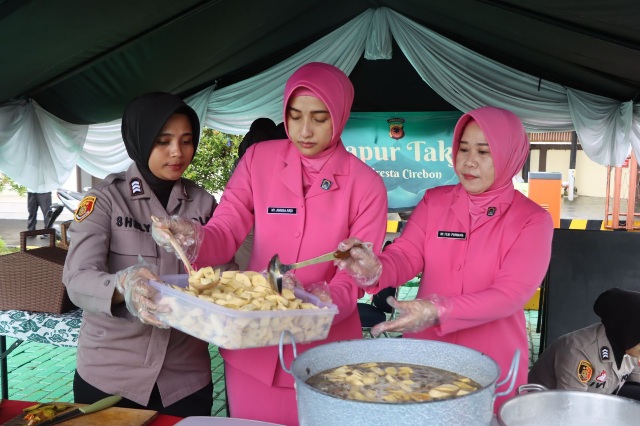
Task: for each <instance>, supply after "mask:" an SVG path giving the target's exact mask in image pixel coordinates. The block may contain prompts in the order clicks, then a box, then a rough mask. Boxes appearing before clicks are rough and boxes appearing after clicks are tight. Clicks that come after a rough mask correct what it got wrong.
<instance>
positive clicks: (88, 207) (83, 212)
mask: <svg viewBox="0 0 640 426" xmlns="http://www.w3.org/2000/svg"><path fill="white" fill-rule="evenodd" d="M95 205H96V197H94V196H91V195H87V196H86V197H84V198H83V199H82V201H80V205H78V208H77V209H76V212H75V214H74V215H73V218H74V219H75V221H76V222H82V221H83V220H85V219H86V218H87V217H89V215H90V214H91V212H92V211H93V207H94V206H95Z"/></svg>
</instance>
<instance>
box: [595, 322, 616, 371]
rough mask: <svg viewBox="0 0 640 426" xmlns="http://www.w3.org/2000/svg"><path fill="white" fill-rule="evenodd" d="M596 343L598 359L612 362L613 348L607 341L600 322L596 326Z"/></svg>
mask: <svg viewBox="0 0 640 426" xmlns="http://www.w3.org/2000/svg"><path fill="white" fill-rule="evenodd" d="M596 343H597V345H598V357H599V358H600V361H601V362H610V363H613V361H614V356H613V350H612V349H611V343H609V339H608V338H607V333H606V331H605V329H604V325H603V324H602V323H601V324H600V325H599V326H598V330H597V331H596Z"/></svg>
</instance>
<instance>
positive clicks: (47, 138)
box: [0, 7, 640, 191]
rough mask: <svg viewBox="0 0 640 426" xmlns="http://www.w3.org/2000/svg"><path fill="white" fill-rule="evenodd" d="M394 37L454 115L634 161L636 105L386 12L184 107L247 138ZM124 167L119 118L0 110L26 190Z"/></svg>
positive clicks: (610, 161) (0, 134)
mask: <svg viewBox="0 0 640 426" xmlns="http://www.w3.org/2000/svg"><path fill="white" fill-rule="evenodd" d="M392 39H395V40H396V42H397V44H398V46H399V47H400V49H401V50H402V52H403V53H404V54H405V56H406V57H407V58H408V60H409V62H410V63H411V64H412V65H413V67H414V68H415V69H416V72H417V73H418V74H419V75H420V77H421V78H422V79H423V80H424V81H425V84H428V85H429V86H430V87H431V88H432V89H433V90H434V91H435V92H437V93H438V94H439V95H440V96H441V97H442V98H443V99H445V100H446V101H447V102H449V103H450V104H451V105H453V106H454V107H456V108H457V109H459V110H461V111H468V110H470V109H473V108H477V107H480V106H483V105H494V106H499V107H503V108H507V109H510V110H512V111H514V112H515V113H517V114H518V115H519V116H520V118H521V119H522V121H523V122H524V124H525V127H526V128H527V130H528V131H531V132H542V131H569V130H575V131H576V132H577V134H578V137H579V139H580V143H581V144H582V147H583V149H584V151H585V153H586V154H587V156H588V157H589V158H590V159H591V160H593V161H595V162H597V163H599V164H602V165H621V164H622V163H623V162H624V159H625V158H626V156H627V155H628V154H629V152H630V150H631V149H633V150H634V152H635V153H636V156H638V157H640V105H634V104H633V102H631V101H629V102H619V101H616V100H613V99H608V98H604V97H602V96H597V95H593V94H590V93H585V92H581V91H578V90H572V89H570V88H566V87H564V86H561V85H559V84H556V83H553V82H550V81H544V80H540V79H539V78H538V77H535V76H532V75H529V74H527V73H523V72H520V71H517V70H515V69H512V68H509V67H506V66H504V65H502V64H500V63H498V62H495V61H493V60H491V59H488V58H486V57H484V56H481V55H478V54H476V53H475V52H473V51H471V50H469V49H467V48H465V47H463V46H461V45H459V44H457V43H454V42H452V41H450V40H448V39H446V38H444V37H442V36H441V35H439V34H437V33H435V32H433V31H431V30H429V29H428V28H425V27H423V26H421V25H419V24H417V23H416V22H413V21H412V20H410V19H408V18H406V17H404V16H402V15H400V14H399V13H397V12H394V11H392V10H391V9H387V8H384V7H383V8H379V9H370V10H368V11H366V12H364V13H362V14H361V15H359V16H357V17H355V18H354V19H353V20H351V21H350V22H348V23H347V24H345V25H343V26H342V27H340V28H338V29H337V30H335V31H333V32H332V33H330V34H328V35H326V36H325V37H323V38H321V39H320V40H318V41H316V42H315V43H313V44H311V45H310V46H308V47H307V48H305V49H303V50H301V51H300V52H298V53H296V54H295V55H293V56H291V57H290V58H288V59H286V60H284V61H283V62H281V63H280V64H278V65H276V66H274V67H272V68H270V69H268V70H266V71H264V72H262V73H261V74H258V75H256V76H254V77H252V78H249V79H247V80H244V81H241V82H239V83H236V84H234V85H231V86H228V87H224V88H222V89H220V90H215V89H216V87H215V85H212V86H210V87H208V88H206V89H204V90H202V91H200V92H199V93H196V94H195V95H193V96H191V97H189V98H187V99H186V102H187V103H188V104H189V105H191V106H192V107H193V108H194V109H195V110H196V112H197V113H198V116H199V117H200V121H201V123H202V125H203V126H206V127H210V128H214V129H217V130H220V131H222V132H226V133H231V134H244V133H246V132H247V130H248V129H249V126H250V125H251V123H252V122H253V120H255V119H256V118H259V117H268V118H271V119H272V120H274V121H275V122H280V121H282V119H283V115H282V92H283V89H284V85H285V82H286V80H287V78H288V77H289V76H290V75H291V73H293V71H294V70H296V69H297V68H298V67H299V66H301V65H303V64H305V63H308V62H312V61H319V62H327V63H330V64H333V65H335V66H337V67H339V68H340V69H342V70H343V71H344V72H345V73H347V74H350V73H351V71H352V70H353V68H354V67H355V65H356V63H357V62H358V60H360V58H361V57H362V56H363V55H364V57H365V58H366V59H369V60H384V59H389V58H391V55H392V54H393V52H392ZM130 163H131V160H130V159H129V157H128V156H127V153H126V150H125V148H124V144H123V142H122V139H121V136H120V120H115V121H112V122H109V123H100V124H94V125H89V126H82V125H74V124H69V123H65V122H63V121H61V120H59V119H57V118H56V117H53V116H51V115H50V114H48V113H47V112H46V111H44V110H43V109H42V108H40V107H39V106H38V105H37V104H36V103H35V102H26V101H16V102H11V103H8V104H5V105H3V106H1V107H0V171H2V172H3V173H5V174H6V175H8V176H9V177H11V178H12V179H14V180H15V181H17V182H19V183H21V184H23V185H25V186H27V187H29V188H30V189H33V190H36V191H49V190H53V189H55V188H57V187H59V186H61V185H62V184H63V183H64V182H65V181H66V179H67V178H68V176H69V174H70V173H71V171H72V169H73V167H74V166H75V165H76V164H78V165H79V166H80V167H81V168H83V169H84V170H85V171H87V172H88V173H90V174H92V175H94V176H98V177H104V176H106V175H107V174H109V173H112V172H118V171H122V170H124V169H126V167H127V166H128V165H129V164H130ZM25 166H30V167H25Z"/></svg>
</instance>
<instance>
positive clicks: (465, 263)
mask: <svg viewBox="0 0 640 426" xmlns="http://www.w3.org/2000/svg"><path fill="white" fill-rule="evenodd" d="M495 207H496V209H495V214H493V215H492V216H489V215H487V216H483V217H481V218H480V219H479V220H478V221H477V222H476V223H475V224H474V225H473V227H472V228H471V227H470V220H469V201H468V197H467V193H466V192H465V191H464V189H463V188H462V187H461V186H460V185H456V186H443V187H438V188H433V189H430V190H428V191H427V193H426V194H425V196H424V198H423V199H422V201H421V202H420V203H419V204H418V205H417V206H416V208H415V210H414V211H413V213H412V215H411V217H410V218H409V220H408V222H407V225H406V227H405V229H404V230H403V232H402V234H401V235H400V237H398V238H396V239H395V240H394V243H393V244H391V245H390V246H388V247H387V248H386V249H385V251H384V253H383V254H381V255H380V259H381V261H382V264H383V272H382V276H381V277H380V280H379V283H378V285H377V286H376V288H374V289H372V292H376V291H378V290H379V289H380V288H384V287H388V286H398V285H401V284H403V283H405V282H406V281H408V280H410V279H412V278H413V277H415V276H416V275H417V273H418V272H422V280H421V282H420V287H419V289H418V294H417V298H418V299H420V298H425V297H427V296H429V295H432V294H437V295H440V296H443V297H445V298H446V300H447V302H446V306H447V307H448V309H447V312H446V313H445V314H444V316H443V318H442V319H441V321H440V324H439V325H437V326H435V327H431V328H428V329H426V330H424V331H421V332H418V333H405V335H404V337H412V338H420V339H431V340H439V341H443V342H448V343H454V344H458V345H462V346H466V347H469V348H472V349H475V350H478V351H480V352H483V353H485V354H487V355H489V356H490V357H491V358H492V359H493V360H495V361H496V362H497V363H498V365H499V367H500V370H501V373H500V380H501V379H502V378H504V377H506V375H507V373H508V371H509V366H510V364H511V361H512V358H513V356H514V352H515V350H516V349H520V362H519V368H518V374H517V380H516V387H517V386H518V385H521V384H524V383H526V382H527V372H528V363H529V357H528V353H529V351H528V342H527V332H526V322H525V317H524V312H523V306H524V305H525V303H526V302H527V301H528V300H529V299H530V298H531V296H532V295H533V294H534V293H535V291H536V289H537V288H538V286H539V285H540V284H541V283H542V280H543V278H544V275H545V274H546V271H547V268H548V265H549V260H550V258H551V239H552V236H553V222H552V218H551V216H550V215H549V213H548V212H546V211H545V210H544V209H542V208H541V207H540V206H538V205H537V204H536V203H535V202H533V201H531V200H530V199H528V198H526V197H525V196H524V195H522V194H521V193H520V192H518V191H507V192H505V193H504V194H503V195H501V196H500V197H499V198H497V199H496V200H495ZM501 389H502V390H504V387H503V388H500V389H498V390H501ZM504 400H505V398H499V399H498V401H497V402H496V408H497V407H499V405H500V403H501V402H503V401H504Z"/></svg>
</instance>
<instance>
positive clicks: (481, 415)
mask: <svg viewBox="0 0 640 426" xmlns="http://www.w3.org/2000/svg"><path fill="white" fill-rule="evenodd" d="M283 336H284V334H283ZM280 341H281V344H280V362H281V365H282V368H284V369H285V371H287V372H288V373H290V374H292V375H293V377H294V379H295V386H296V398H297V400H298V419H299V420H300V425H302V426H306V425H318V426H327V425H344V424H349V425H362V426H365V425H366V426H369V425H371V424H389V425H393V424H395V425H427V424H428V425H443V426H445V425H446V426H451V425H465V426H473V425H482V426H487V425H490V424H491V421H492V418H493V403H494V401H495V398H496V397H497V396H502V395H506V394H508V393H509V392H511V389H512V388H513V385H514V383H515V377H516V375H517V369H518V360H519V359H520V353H519V351H516V354H515V355H514V359H513V362H512V364H511V369H510V370H509V374H508V376H507V378H506V379H505V380H503V381H502V382H500V383H496V381H497V379H498V377H499V376H500V368H499V367H498V365H497V364H496V362H495V361H494V360H492V359H491V358H490V357H488V356H487V355H484V354H482V353H480V352H478V351H475V350H473V349H469V348H466V347H463V346H459V345H453V344H450V343H443V342H436V341H430V340H418V339H394V338H382V339H361V340H346V341H340V342H333V343H328V344H325V345H320V346H316V347H314V348H311V349H309V350H308V351H306V352H304V353H303V354H301V355H300V356H297V354H296V350H295V343H294V344H293V346H294V360H293V362H292V363H291V368H290V369H288V368H287V367H286V366H285V365H284V361H283V359H284V358H283V352H282V350H283V344H282V341H283V339H282V338H281V339H280ZM360 362H402V363H409V364H418V365H426V366H431V367H436V368H441V369H444V370H448V371H452V372H455V373H459V374H462V375H463V376H466V377H469V378H470V379H472V380H475V381H476V382H478V383H479V384H480V385H482V388H481V389H480V390H478V391H475V392H472V393H470V394H468V395H464V396H461V397H456V398H451V399H447V400H441V401H426V402H411V403H402V404H393V403H385V402H363V401H352V400H344V399H341V398H337V397H334V396H331V395H328V394H325V393H322V392H320V391H318V390H317V389H315V388H313V387H311V386H309V385H307V384H306V380H307V379H308V378H309V377H311V376H313V375H314V374H316V373H319V372H321V371H324V370H327V369H330V368H335V367H339V366H342V365H347V364H355V363H360ZM508 381H510V384H509V386H508V389H506V390H505V391H503V392H501V393H496V392H495V391H496V387H498V386H502V385H504V384H506V383H507V382H508Z"/></svg>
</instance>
